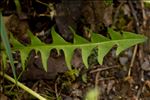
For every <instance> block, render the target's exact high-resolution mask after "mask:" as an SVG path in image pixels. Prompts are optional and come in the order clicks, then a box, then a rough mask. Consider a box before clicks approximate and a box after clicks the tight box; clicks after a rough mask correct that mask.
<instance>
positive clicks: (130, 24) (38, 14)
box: [0, 0, 150, 100]
mask: <svg viewBox="0 0 150 100" xmlns="http://www.w3.org/2000/svg"><path fill="white" fill-rule="evenodd" d="M6 1H8V2H7V3H6ZM49 1H52V3H53V4H54V6H52V5H51V4H52V3H50V2H49V3H48V2H47V1H46V0H40V1H39V0H33V1H31V2H30V0H22V2H21V8H22V10H21V11H19V9H18V8H17V9H18V10H16V7H15V3H14V2H13V0H2V1H0V7H1V8H0V9H2V12H3V16H4V20H5V24H6V29H7V30H8V31H10V32H12V33H13V34H14V35H15V36H16V37H17V38H18V39H19V41H21V43H23V44H27V43H29V40H28V38H27V35H26V30H27V29H30V30H31V31H32V32H33V34H34V35H37V36H38V37H39V38H40V39H41V40H42V41H44V42H45V43H51V42H52V39H51V36H50V35H49V34H48V32H49V29H50V28H51V27H52V26H53V25H56V30H57V31H58V33H59V34H60V35H61V36H62V37H63V38H64V39H65V40H67V41H69V42H71V39H72V37H71V34H70V33H69V32H68V30H67V26H73V27H75V29H76V32H77V33H80V32H81V34H79V35H81V36H83V37H85V38H87V39H88V38H89V36H88V35H89V34H87V33H86V32H85V31H86V30H84V27H88V28H91V27H90V26H94V28H93V27H92V28H93V30H94V31H96V32H98V33H99V34H102V35H104V36H107V28H108V27H110V26H113V27H115V28H116V29H117V30H124V31H130V32H134V33H135V34H142V35H146V36H147V37H149V38H150V5H147V4H145V3H144V2H142V0H141V1H136V0H135V1H132V2H131V1H128V2H127V1H124V0H122V1H121V0H116V1H118V2H111V3H109V4H107V5H106V4H105V5H106V6H104V7H103V8H102V9H99V8H98V7H99V6H97V5H96V4H95V6H94V7H95V9H92V11H90V10H89V9H91V8H92V7H89V6H90V2H95V1H89V3H87V5H82V3H81V2H79V4H74V3H68V5H67V3H64V5H65V7H64V6H63V5H62V4H61V2H60V1H59V0H58V2H56V1H53V0H49ZM62 1H63V0H62ZM64 1H65V0H64ZM66 1H67V0H66ZM79 1H82V0H79ZM87 1H88V0H87ZM97 1H100V0H97ZM70 2H71V1H70ZM80 4H81V6H80ZM101 6H102V5H101ZM75 7H76V8H75ZM78 7H81V8H82V9H84V10H83V11H81V12H80V11H79V9H80V8H78ZM96 7H97V8H96ZM67 8H68V9H69V10H70V12H71V11H75V12H76V13H72V12H71V14H70V15H63V14H64V13H66V12H67V13H68V12H69V11H68V10H66V9H67ZM64 10H65V11H64ZM93 10H95V11H93ZM96 10H98V11H101V13H100V14H102V15H103V16H101V15H100V14H99V13H95V14H93V15H91V14H92V13H93V12H97V11H96ZM87 12H88V13H87ZM55 13H56V15H55ZM61 14H62V16H58V15H61ZM88 14H89V15H88ZM86 15H87V16H86ZM94 16H99V17H98V18H103V19H102V20H99V21H100V22H99V23H102V24H101V25H100V26H99V27H97V25H99V24H96V22H93V21H91V20H92V19H93V18H97V17H94ZM74 17H75V18H74ZM87 17H89V18H87ZM94 20H96V19H94ZM64 30H65V31H64ZM65 32H66V33H65ZM96 52H97V51H96V50H93V51H92V54H91V55H90V57H89V59H88V61H89V65H90V66H89V68H88V69H86V68H85V67H84V64H83V62H82V57H81V52H80V50H79V49H77V50H76V51H75V54H74V57H73V60H72V64H73V68H74V69H73V70H68V69H67V67H66V65H65V59H64V55H63V53H62V54H61V55H60V56H58V55H57V53H56V50H53V52H52V53H51V55H50V57H49V60H48V72H45V71H44V70H43V68H42V67H41V66H42V63H41V58H40V56H39V55H36V54H35V52H34V51H32V52H31V53H30V55H29V58H28V61H27V68H26V70H25V71H23V72H22V70H21V69H22V68H21V63H20V60H19V59H20V55H19V53H18V52H16V53H14V55H13V56H14V59H15V60H16V61H17V63H16V64H15V65H16V68H17V74H18V75H21V77H20V79H19V81H20V82H22V83H23V84H25V85H26V86H28V87H29V88H30V89H32V90H34V91H36V92H37V93H39V94H40V95H42V96H43V97H45V98H47V99H48V100H83V99H84V98H85V96H86V94H87V92H88V90H89V89H91V88H94V87H97V89H98V90H99V91H100V93H99V97H98V98H99V100H150V40H148V41H146V42H145V43H143V44H139V45H136V46H133V47H131V48H128V49H127V50H125V51H124V52H122V53H121V54H120V55H119V56H116V55H115V52H116V48H115V47H114V48H112V50H111V51H110V52H109V53H108V54H107V55H106V56H105V58H104V62H103V65H100V64H98V62H97V59H96V56H97V53H96ZM1 65H2V64H1ZM5 72H6V73H7V74H9V75H11V76H12V77H13V75H12V71H11V68H10V67H9V65H8V68H7V69H6V71H5ZM0 100H36V98H35V97H33V96H32V95H31V94H29V93H27V92H26V91H24V90H22V89H20V88H19V87H17V86H15V85H14V84H12V83H11V82H9V81H8V80H6V79H5V78H3V77H2V76H0Z"/></svg>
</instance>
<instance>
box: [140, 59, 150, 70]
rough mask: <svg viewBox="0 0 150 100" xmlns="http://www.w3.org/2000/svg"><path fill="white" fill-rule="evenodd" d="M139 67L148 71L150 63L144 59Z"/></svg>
mask: <svg viewBox="0 0 150 100" xmlns="http://www.w3.org/2000/svg"><path fill="white" fill-rule="evenodd" d="M141 68H142V69H143V70H144V71H150V63H149V61H148V60H146V61H145V62H144V63H143V64H142V66H141Z"/></svg>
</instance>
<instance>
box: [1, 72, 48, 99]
mask: <svg viewBox="0 0 150 100" xmlns="http://www.w3.org/2000/svg"><path fill="white" fill-rule="evenodd" d="M0 75H1V76H4V78H6V79H7V80H9V81H11V82H12V83H14V84H16V85H17V86H19V87H20V88H22V89H23V90H25V91H27V92H28V93H30V94H31V95H33V96H35V97H36V98H38V99H39V100H46V98H44V97H42V96H40V95H39V94H38V93H36V92H34V91H33V90H31V89H30V88H28V87H27V86H25V85H24V84H22V83H20V82H19V81H17V83H16V80H14V79H13V78H12V77H10V76H9V75H7V74H6V73H3V72H1V71H0Z"/></svg>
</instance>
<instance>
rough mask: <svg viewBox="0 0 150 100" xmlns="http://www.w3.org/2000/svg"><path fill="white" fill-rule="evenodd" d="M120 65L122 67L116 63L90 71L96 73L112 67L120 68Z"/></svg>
mask: <svg viewBox="0 0 150 100" xmlns="http://www.w3.org/2000/svg"><path fill="white" fill-rule="evenodd" d="M118 67H120V66H119V65H115V66H112V67H104V68H97V69H95V70H92V71H90V73H95V72H99V71H103V70H108V69H112V68H118Z"/></svg>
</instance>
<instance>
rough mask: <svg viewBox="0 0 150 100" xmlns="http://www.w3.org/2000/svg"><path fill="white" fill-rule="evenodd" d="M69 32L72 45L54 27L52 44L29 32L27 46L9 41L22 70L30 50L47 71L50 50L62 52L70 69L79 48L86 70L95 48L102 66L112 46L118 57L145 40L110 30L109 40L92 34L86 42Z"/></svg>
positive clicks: (130, 34) (137, 36)
mask: <svg viewBox="0 0 150 100" xmlns="http://www.w3.org/2000/svg"><path fill="white" fill-rule="evenodd" d="M70 30H71V31H72V33H73V34H74V39H73V43H69V42H67V41H65V40H64V39H63V38H62V37H61V36H60V35H59V34H58V33H57V32H56V31H55V29H54V27H52V29H51V34H52V39H53V42H52V44H45V43H43V42H41V41H40V40H39V39H38V38H37V37H36V36H34V35H33V34H32V33H31V32H30V31H29V32H28V33H29V36H30V37H31V44H30V45H28V46H24V45H22V44H21V43H19V42H18V41H17V40H16V39H15V38H13V37H11V40H12V41H13V42H12V43H13V45H14V46H13V48H12V50H14V51H15V50H19V51H20V55H21V63H22V66H23V69H24V68H25V61H26V59H27V56H28V54H29V52H30V51H31V50H32V49H35V51H36V52H38V51H39V52H40V53H41V58H42V63H43V67H44V70H45V71H47V60H48V57H49V54H50V52H51V50H52V49H56V50H57V52H58V53H59V51H60V50H62V51H63V52H64V56H65V60H66V65H67V66H68V69H71V66H72V65H71V60H72V56H73V54H74V50H75V49H77V48H80V49H81V53H82V60H83V63H84V64H85V66H86V67H87V68H88V57H89V55H90V54H91V51H92V50H93V49H94V48H96V47H97V48H98V62H99V63H100V64H102V62H103V58H104V56H105V55H106V54H107V53H108V52H109V51H110V49H111V48H112V47H113V46H114V45H117V46H118V48H117V52H116V53H117V55H118V54H119V53H120V52H122V51H123V50H125V49H127V48H129V47H131V46H133V45H135V44H138V43H142V42H144V41H145V40H146V39H147V38H146V37H144V36H142V35H137V34H133V33H131V32H123V34H120V32H116V31H114V30H113V29H111V28H110V29H108V33H109V34H110V38H111V39H109V38H107V37H104V36H102V35H100V34H96V33H92V36H91V41H88V40H86V39H85V38H83V37H81V36H79V35H77V34H76V33H75V31H74V30H73V29H72V28H71V27H70Z"/></svg>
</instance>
